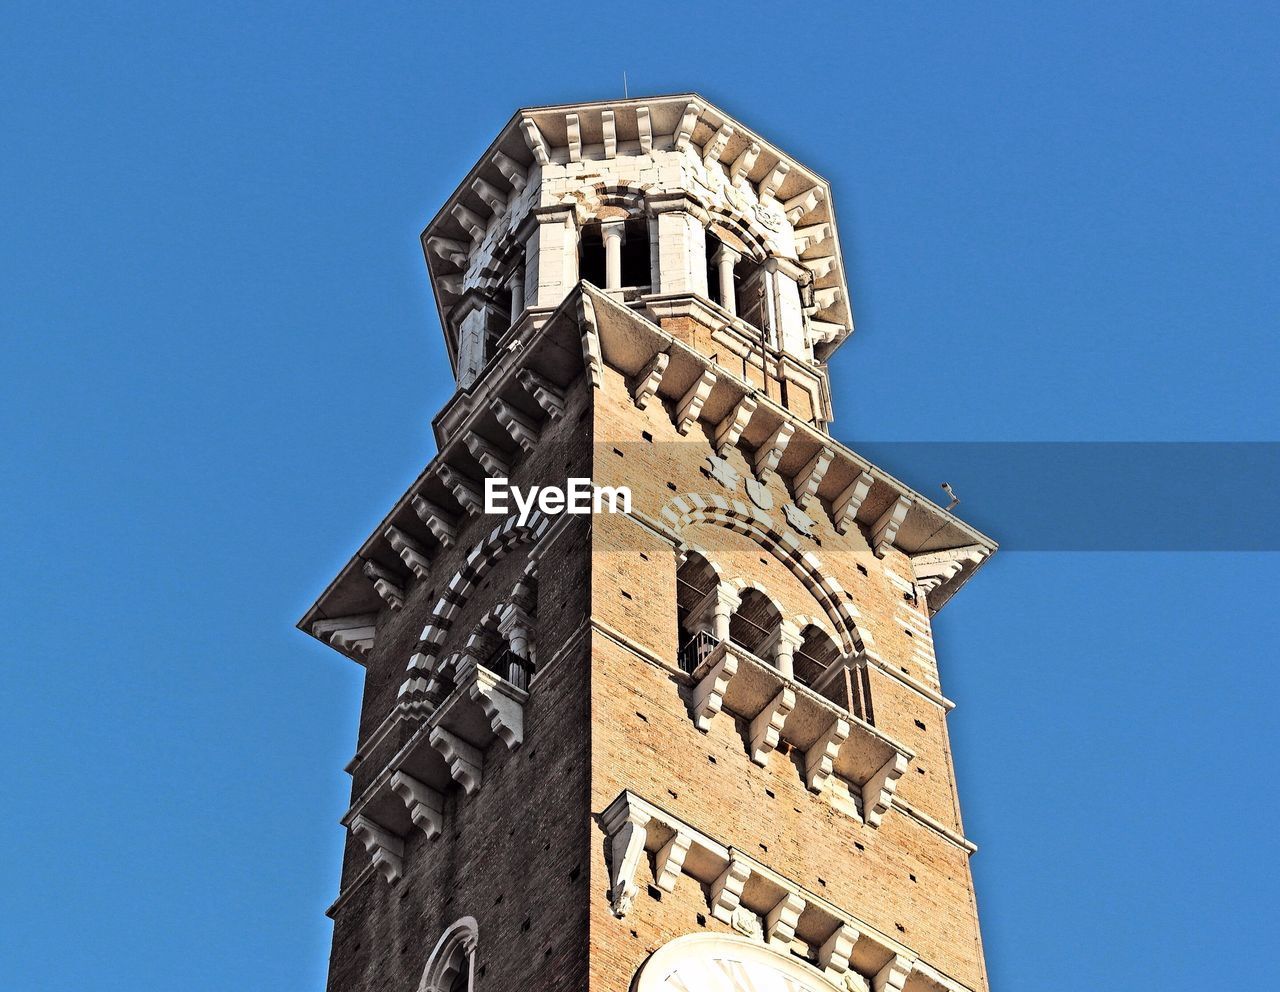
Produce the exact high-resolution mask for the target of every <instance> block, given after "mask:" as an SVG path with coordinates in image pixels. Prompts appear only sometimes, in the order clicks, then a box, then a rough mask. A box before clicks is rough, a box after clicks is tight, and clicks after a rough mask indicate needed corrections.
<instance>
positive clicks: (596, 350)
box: [578, 291, 604, 389]
mask: <svg viewBox="0 0 1280 992" xmlns="http://www.w3.org/2000/svg"><path fill="white" fill-rule="evenodd" d="M578 302H579V306H580V307H581V314H580V316H581V320H580V322H579V323H580V324H581V327H582V364H583V367H584V368H585V370H586V373H587V381H588V382H590V383H591V387H592V388H593V389H599V388H600V387H601V386H603V385H604V355H603V353H602V352H601V350H600V328H599V326H598V325H597V324H596V306H595V303H594V302H592V300H591V297H590V295H589V294H587V293H586V292H585V291H584V292H583V294H582V296H581V297H580V298H579V301H578Z"/></svg>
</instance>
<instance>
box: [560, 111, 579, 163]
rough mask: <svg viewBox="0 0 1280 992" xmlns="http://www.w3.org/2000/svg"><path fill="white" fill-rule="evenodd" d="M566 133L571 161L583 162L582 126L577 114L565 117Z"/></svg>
mask: <svg viewBox="0 0 1280 992" xmlns="http://www.w3.org/2000/svg"><path fill="white" fill-rule="evenodd" d="M564 131H565V140H566V141H567V142H568V144H569V161H570V162H580V161H582V124H581V122H580V121H579V120H578V115H577V114H565V115H564Z"/></svg>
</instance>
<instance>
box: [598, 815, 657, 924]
mask: <svg viewBox="0 0 1280 992" xmlns="http://www.w3.org/2000/svg"><path fill="white" fill-rule="evenodd" d="M631 798H632V797H631V793H629V792H623V793H622V794H620V795H619V796H618V798H617V799H615V800H614V801H613V802H612V803H610V804H609V808H608V809H606V810H605V811H604V813H603V814H602V815H601V817H600V824H601V826H602V827H604V831H605V833H606V834H608V836H609V902H610V905H611V906H612V908H613V915H614V916H618V917H622V916H626V915H627V913H628V911H630V909H631V904H632V903H633V902H635V898H636V894H637V893H638V892H639V891H640V890H639V886H637V885H636V871H637V870H638V869H639V867H640V862H641V860H642V859H643V858H644V845H645V841H646V839H647V837H648V833H647V829H646V828H647V827H648V824H649V819H650V817H649V814H648V813H647V812H645V811H644V810H643V809H641V808H640V807H639V806H638V805H636V804H633V803H632V802H631Z"/></svg>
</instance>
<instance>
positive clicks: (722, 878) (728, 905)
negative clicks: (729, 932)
mask: <svg viewBox="0 0 1280 992" xmlns="http://www.w3.org/2000/svg"><path fill="white" fill-rule="evenodd" d="M750 877H751V866H750V865H749V864H747V863H746V862H745V861H742V860H740V859H738V858H733V857H731V858H730V859H729V864H728V865H726V866H725V869H724V871H722V872H721V873H720V875H719V877H718V878H716V880H715V881H714V882H712V883H711V886H710V889H709V892H708V896H709V900H710V904H711V915H712V916H714V917H715V918H716V919H717V920H719V921H720V922H721V923H731V922H732V921H733V911H734V910H735V909H737V908H738V904H739V903H741V902H742V887H743V886H744V885H746V884H747V879H748V878H750Z"/></svg>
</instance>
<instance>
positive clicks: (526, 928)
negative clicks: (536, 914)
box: [520, 916, 533, 933]
mask: <svg viewBox="0 0 1280 992" xmlns="http://www.w3.org/2000/svg"><path fill="white" fill-rule="evenodd" d="M532 925H533V922H532V921H531V920H530V919H529V917H527V916H526V917H525V918H524V922H523V923H521V924H520V932H521V933H528V932H529V927H531V926H532Z"/></svg>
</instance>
